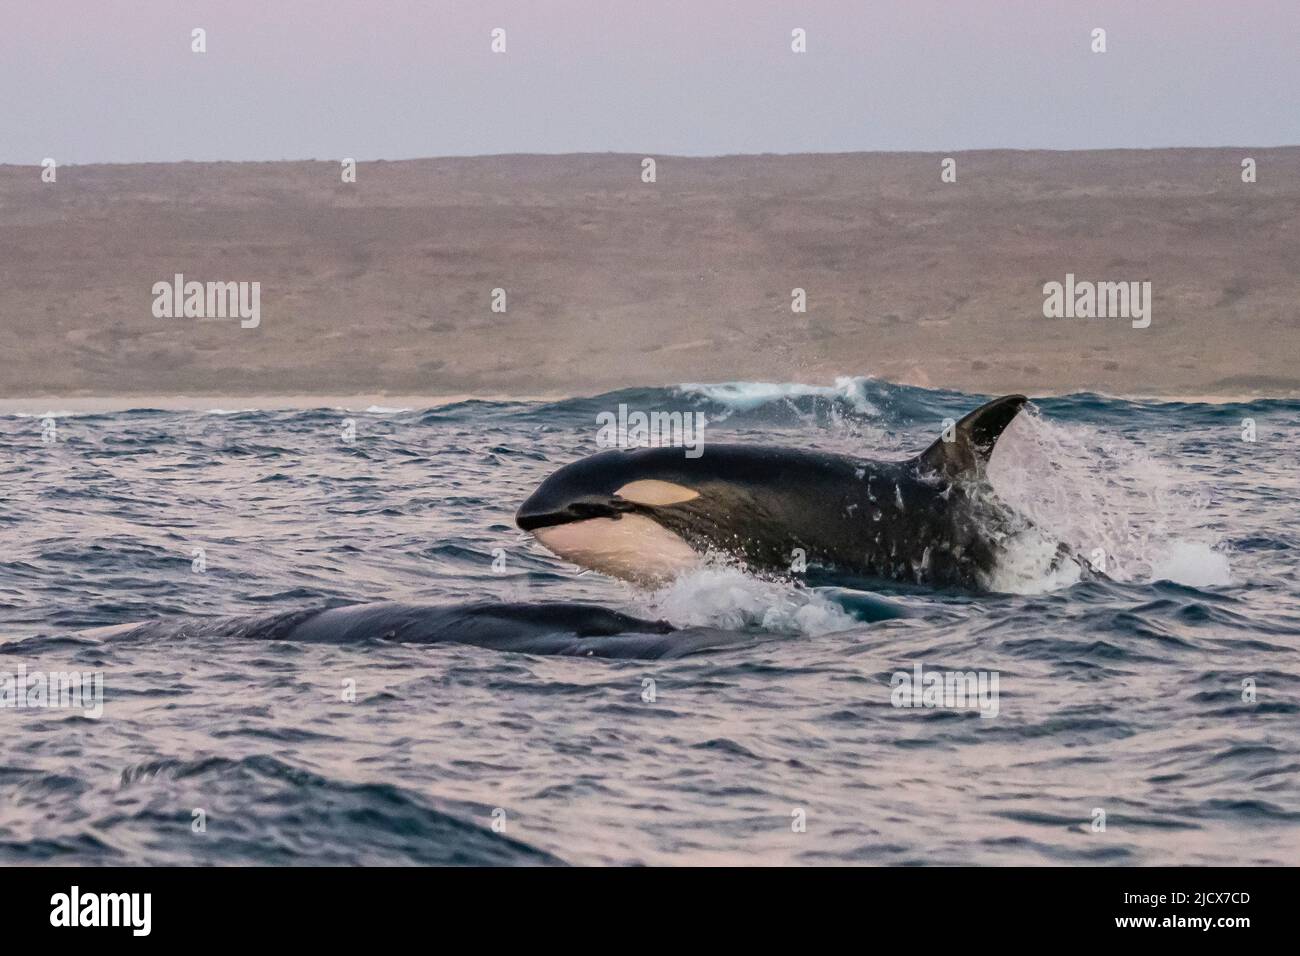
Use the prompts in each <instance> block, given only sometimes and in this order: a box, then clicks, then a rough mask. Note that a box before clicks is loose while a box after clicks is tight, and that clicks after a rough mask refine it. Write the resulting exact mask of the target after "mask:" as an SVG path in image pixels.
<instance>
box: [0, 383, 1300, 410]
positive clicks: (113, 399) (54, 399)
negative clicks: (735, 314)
mask: <svg viewBox="0 0 1300 956" xmlns="http://www.w3.org/2000/svg"><path fill="white" fill-rule="evenodd" d="M704 384H724V383H704ZM726 384H730V383H726ZM747 384H780V385H793V384H804V385H814V386H817V385H821V384H827V385H829V384H830V383H817V382H808V383H793V382H782V383H747ZM886 384H899V383H886ZM646 387H650V388H656V387H657V388H664V389H672V388H677V387H678V385H663V386H646ZM916 387H922V386H916ZM953 391H962V390H961V389H953ZM602 394H607V393H605V392H594V393H590V394H574V395H563V394H559V393H554V394H529V395H506V394H474V393H457V394H449V395H376V394H366V395H332V394H320V395H312V394H306V395H304V394H294V395H255V394H249V395H235V394H225V395H86V396H73V397H67V396H35V397H31V398H0V417H26V418H39V417H43V416H46V415H53V416H55V417H59V416H61V415H64V414H70V415H96V414H116V413H119V412H138V411H165V412H189V411H193V412H216V413H221V414H228V415H232V414H239V413H241V412H267V411H306V410H311V409H325V408H328V409H338V410H343V411H348V412H353V413H357V414H367V413H370V414H395V413H397V412H405V411H427V410H429V409H433V408H442V407H444V406H447V405H455V404H458V403H460V402H467V401H479V402H520V403H526V404H527V403H539V402H559V401H565V400H568V399H592V398H598V397H600V395H602ZM969 394H972V395H973V396H975V395H979V394H981V393H969ZM982 394H985V395H992V394H993V393H982ZM1026 394H1028V393H1026ZM1081 395H1096V396H1097V397H1099V398H1104V399H1108V400H1111V401H1120V402H1135V403H1142V404H1156V405H1159V404H1195V405H1249V404H1251V403H1252V402H1270V401H1293V400H1297V399H1300V392H1293V393H1291V394H1289V395H1287V394H1281V395H1277V394H1268V395H1262V394H1251V393H1239V394H1224V395H1190V394H1189V395H1152V394H1145V395H1143V394H1136V395H1115V394H1111V393H1107V392H1099V391H1087V390H1085V391H1059V392H1041V391H1040V392H1036V393H1034V394H1031V395H1029V398H1030V401H1034V400H1035V399H1057V398H1070V397H1074V396H1081ZM372 409H374V410H375V411H372Z"/></svg>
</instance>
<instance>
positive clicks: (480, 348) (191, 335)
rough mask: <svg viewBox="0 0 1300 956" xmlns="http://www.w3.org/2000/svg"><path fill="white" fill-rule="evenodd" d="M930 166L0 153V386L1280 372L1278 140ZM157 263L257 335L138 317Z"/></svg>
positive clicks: (432, 390) (155, 394) (1193, 390)
mask: <svg viewBox="0 0 1300 956" xmlns="http://www.w3.org/2000/svg"><path fill="white" fill-rule="evenodd" d="M952 157H953V158H954V159H955V160H956V172H957V181H956V182H955V183H944V182H941V181H940V169H941V165H940V164H941V161H942V159H943V158H944V156H943V154H937V153H935V154H928V153H927V154H921V153H857V154H848V153H845V154H827V155H790V156H778V155H761V156H727V157H718V158H708V159H685V158H674V157H670V156H658V157H654V158H655V159H656V164H657V168H656V174H657V181H656V182H654V183H646V182H643V181H642V157H641V156H639V155H623V154H578V155H562V156H542V155H512V156H491V157H476V158H458V159H428V160H412V161H403V162H363V163H360V164H359V165H358V168H357V177H356V182H355V183H343V182H341V177H340V167H339V164H338V163H337V162H333V161H330V162H325V161H321V162H280V163H213V164H201V163H178V164H141V165H104V166H68V167H63V168H60V169H59V170H58V177H57V181H56V182H55V183H43V182H42V181H41V177H40V169H39V167H35V166H22V167H20V166H0V280H2V281H0V355H2V356H3V361H2V363H0V398H4V399H9V400H14V401H9V402H6V406H7V407H9V408H22V409H26V410H32V411H44V410H47V408H46V407H42V406H48V408H66V407H70V406H69V405H68V404H67V402H68V401H73V400H76V401H78V402H81V403H82V405H81V406H80V407H88V406H89V405H94V404H95V403H100V402H108V403H109V404H112V405H120V404H129V405H136V406H139V405H142V404H151V405H163V404H177V403H180V404H197V405H200V406H202V405H207V406H209V407H211V406H212V405H216V406H217V407H231V406H229V405H223V404H221V403H219V402H216V401H211V402H209V401H207V399H216V398H220V397H241V396H242V397H257V398H258V400H259V402H260V403H262V404H263V407H264V403H265V402H266V401H271V400H275V399H277V397H279V398H281V399H283V400H284V401H286V402H288V403H291V404H298V403H300V402H303V401H311V400H312V397H313V396H319V397H322V400H323V398H324V397H332V398H331V400H335V401H338V402H343V401H344V400H343V399H337V398H333V397H337V396H365V397H366V400H367V401H368V402H374V403H378V404H385V405H391V404H399V405H400V404H405V403H406V401H409V400H421V399H431V398H434V397H438V396H444V397H445V396H454V395H474V396H483V397H488V396H501V395H514V396H524V395H527V396H540V395H572V394H581V393H595V392H600V391H604V390H608V389H613V388H619V387H624V386H631V385H667V384H676V383H680V382H698V381H712V382H717V381H730V380H763V381H785V382H789V381H801V382H809V383H829V382H830V381H832V380H833V379H834V378H835V377H836V376H841V375H874V376H877V377H880V378H884V379H888V380H891V381H895V382H900V383H907V384H917V385H925V386H934V387H939V386H942V387H952V388H958V389H964V390H970V391H979V392H987V393H995V392H1008V391H1023V392H1027V393H1029V394H1059V393H1063V392H1071V391H1080V390H1095V391H1100V392H1104V393H1107V394H1112V395H1128V396H1170V397H1173V396H1207V397H1212V398H1213V397H1220V398H1224V397H1232V396H1249V395H1292V394H1296V393H1300V370H1298V369H1297V367H1298V365H1300V334H1297V323H1298V321H1300V270H1298V269H1297V265H1298V264H1300V147H1287V148H1274V149H1249V148H1226V149H1172V150H1151V151H1097V152H1016V151H993V152H970V153H954V154H952ZM1244 157H1251V158H1253V159H1254V160H1255V161H1256V163H1257V170H1258V181H1257V182H1254V183H1243V182H1242V179H1241V161H1242V159H1243V158H1244ZM176 274H182V275H183V276H184V277H185V280H186V281H191V280H193V281H199V282H247V283H253V282H257V283H260V317H259V322H258V324H257V326H256V327H255V328H242V327H241V323H240V321H239V319H238V318H194V317H191V318H185V317H180V318H176V317H173V318H165V317H159V316H157V315H156V314H155V311H156V303H155V294H154V292H153V289H154V286H155V284H156V283H159V282H165V283H170V282H172V280H173V277H174V275H176ZM1067 275H1073V276H1076V277H1078V278H1079V279H1080V280H1094V281H1099V282H1101V281H1105V282H1130V281H1133V282H1150V283H1151V286H1150V288H1151V314H1150V319H1151V321H1150V326H1149V327H1147V328H1134V327H1132V323H1131V322H1130V321H1129V320H1128V319H1127V318H1123V317H1119V318H1116V317H1111V318H1046V317H1044V314H1043V303H1044V293H1043V287H1044V284H1045V283H1048V282H1053V281H1056V282H1064V281H1065V279H1066V277H1067ZM796 288H800V289H803V290H805V294H806V301H807V309H806V311H805V312H796V311H792V308H791V303H792V290H794V289H796ZM497 289H500V290H504V301H502V297H501V294H500V293H494V290H497ZM494 296H495V298H494ZM494 303H495V305H496V307H497V310H496V311H494V308H493V306H494ZM502 308H504V311H501V309H502ZM394 397H397V398H399V399H402V400H401V401H394V400H392V399H393V398H394ZM58 399H64V400H65V401H64V402H62V403H60V402H59V401H58ZM145 399H149V400H148V401H145ZM200 399H202V400H203V401H198V400H200ZM47 400H49V401H47ZM191 400H194V401H191ZM362 407H364V406H362Z"/></svg>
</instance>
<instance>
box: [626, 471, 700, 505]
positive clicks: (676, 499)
mask: <svg viewBox="0 0 1300 956" xmlns="http://www.w3.org/2000/svg"><path fill="white" fill-rule="evenodd" d="M614 494H616V495H617V496H618V497H620V498H622V499H623V500H624V501H631V502H633V503H634V504H638V505H654V506H661V505H676V504H680V503H681V502H683V501H690V500H691V499H692V498H698V497H699V496H700V493H699V492H698V491H693V490H691V489H690V488H687V487H685V486H684V485H676V484H673V483H672V482H671V481H657V480H655V479H654V478H645V479H642V480H641V481H631V482H628V483H627V484H626V485H624V486H623V487H622V488H620V489H618V491H616V492H614Z"/></svg>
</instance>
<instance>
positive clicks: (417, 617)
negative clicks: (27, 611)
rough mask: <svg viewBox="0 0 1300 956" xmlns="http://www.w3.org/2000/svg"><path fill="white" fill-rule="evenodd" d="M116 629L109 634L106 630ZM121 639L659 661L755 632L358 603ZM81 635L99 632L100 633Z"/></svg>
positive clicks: (123, 634)
mask: <svg viewBox="0 0 1300 956" xmlns="http://www.w3.org/2000/svg"><path fill="white" fill-rule="evenodd" d="M109 631H111V632H113V633H112V634H109V633H108V632H109ZM101 633H102V636H103V637H106V638H107V637H110V636H111V637H112V638H113V639H122V640H168V641H175V640H184V639H203V638H219V639H222V640H259V641H302V642H307V643H317V644H359V643H364V642H367V641H394V642H400V643H405V644H469V645H473V646H476V647H486V648H491V649H493V650H498V651H515V652H519V653H526V654H555V655H563V656H582V657H614V658H635V659H646V660H654V659H660V658H674V657H684V656H686V655H687V654H694V653H698V652H700V651H704V650H711V649H713V648H719V647H725V646H728V645H731V644H737V643H746V642H751V641H752V640H754V639H755V638H754V637H753V636H752V635H749V634H745V633H740V632H732V631H723V630H717V629H714V628H683V629H678V628H675V627H673V626H672V625H671V624H669V623H667V622H666V621H651V620H647V619H644V618H638V617H633V616H632V615H629V614H622V613H620V612H618V611H612V610H610V609H608V608H604V607H600V606H598V605H593V604H580V603H571V602H564V603H558V604H524V603H498V602H487V601H485V602H478V603H474V604H453V605H421V604H400V603H382V604H354V605H348V606H345V607H335V608H327V609H320V608H312V609H308V610H299V611H291V612H287V613H279V614H259V615H240V616H234V617H218V618H205V619H195V620H186V621H168V620H158V621H149V622H146V623H143V624H138V625H134V626H129V625H128V626H123V627H116V628H111V629H102V632H101ZM83 636H87V637H94V636H96V635H95V632H87V633H85V634H83Z"/></svg>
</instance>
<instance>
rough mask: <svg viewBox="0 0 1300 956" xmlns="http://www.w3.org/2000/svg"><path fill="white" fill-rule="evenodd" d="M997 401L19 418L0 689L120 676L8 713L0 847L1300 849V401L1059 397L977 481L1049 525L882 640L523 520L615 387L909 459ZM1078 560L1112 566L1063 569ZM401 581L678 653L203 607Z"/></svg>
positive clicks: (66, 850)
mask: <svg viewBox="0 0 1300 956" xmlns="http://www.w3.org/2000/svg"><path fill="white" fill-rule="evenodd" d="M980 400H981V398H980V397H977V396H969V395H962V394H958V393H954V392H946V391H931V390H924V389H916V388H908V387H902V386H896V385H890V384H888V383H884V382H879V381H876V380H873V379H866V378H854V379H843V380H840V381H838V382H836V383H834V384H832V385H826V386H811V385H800V386H794V385H761V384H756V383H737V384H724V385H685V386H681V387H679V388H675V389H652V390H644V389H639V390H629V391H625V392H619V393H614V394H611V395H602V396H598V397H595V398H585V399H574V400H570V401H562V402H552V403H542V402H504V403H503V402H477V401H476V402H464V403H460V404H455V405H449V406H443V407H437V408H432V409H404V408H402V409H399V408H374V407H372V408H367V409H355V410H348V409H333V408H327V409H315V410H306V411H302V410H298V411H266V410H255V409H248V410H245V409H242V408H240V406H239V404H238V402H237V401H235V402H232V403H231V405H230V407H229V409H228V410H226V411H222V412H175V411H158V410H147V409H146V410H136V411H128V412H118V413H112V414H80V415H71V414H59V409H57V408H52V409H50V412H51V413H53V429H52V430H51V428H50V424H49V421H48V419H46V418H45V417H44V416H6V417H0V479H2V480H3V488H4V494H3V496H0V543H2V544H3V549H2V550H0V636H2V638H3V643H0V672H4V673H9V674H18V673H21V672H22V669H24V668H25V670H26V673H27V674H28V675H30V674H32V673H33V672H41V673H51V672H73V671H75V672H78V673H84V674H87V675H99V677H100V678H101V679H102V713H99V715H98V716H95V714H94V713H93V712H92V710H93V709H92V708H90V707H82V708H78V707H60V708H54V707H21V708H20V707H14V706H7V707H3V708H0V726H2V727H3V730H4V734H5V740H6V743H7V747H6V754H5V755H4V757H3V759H2V760H0V861H3V862H7V863H15V862H40V863H80V864H108V863H128V864H135V863H164V864H165V863H187V864H194V863H198V864H209V863H210V864H345V863H371V864H421V863H479V864H495V863H508V864H514V863H542V864H546V863H559V862H567V863H574V864H598V863H617V864H624V863H647V864H668V863H745V864H749V863H753V864H776V863H794V864H826V863H871V864H964V863H976V864H1010V863H1031V864H1032V863H1049V864H1059V863H1075V864H1170V863H1172V864H1197V863H1245V864H1255V863H1291V864H1294V863H1297V862H1300V576H1298V571H1300V550H1298V549H1300V529H1298V525H1297V520H1296V519H1297V508H1298V503H1300V480H1298V479H1297V474H1296V471H1297V469H1296V465H1297V461H1300V455H1298V454H1297V448H1300V444H1298V440H1300V429H1298V428H1297V422H1298V421H1300V402H1295V401H1256V402H1251V403H1249V404H1231V405H1222V404H1218V405H1211V404H1196V403H1149V402H1129V401H1120V400H1115V399H1109V398H1103V397H1099V396H1095V395H1076V396H1069V397H1064V398H1055V399H1046V400H1041V401H1039V402H1037V403H1036V410H1035V412H1034V413H1033V414H1032V415H1022V416H1021V418H1019V419H1017V421H1016V422H1015V423H1013V425H1012V426H1011V428H1010V429H1009V430H1008V432H1007V433H1006V435H1005V436H1004V437H1003V439H1002V441H1001V442H1000V443H999V446H998V450H997V452H996V454H995V456H994V460H993V464H992V467H991V477H992V481H993V484H994V487H995V489H996V490H997V491H998V493H999V494H1000V495H1001V496H1002V497H1003V498H1004V499H1006V500H1007V501H1008V502H1010V503H1012V504H1014V505H1015V506H1016V507H1017V508H1018V509H1019V510H1020V511H1022V512H1023V513H1024V514H1026V515H1027V516H1028V517H1030V518H1031V519H1032V520H1033V521H1034V523H1035V525H1036V527H1037V529H1038V534H1037V536H1036V537H1039V538H1041V539H1042V540H1028V539H1026V540H1024V541H1018V542H1016V544H1015V546H1014V548H1013V557H1012V560H1009V561H1008V562H1007V565H1006V567H1005V568H1004V569H1002V570H1001V571H1000V577H999V587H1000V588H1001V591H1000V592H999V593H994V594H980V595H970V594H961V593H935V592H929V591H923V590H918V589H915V588H910V589H909V588H893V589H879V590H878V591H877V592H876V596H878V597H880V598H882V599H884V600H885V601H887V602H890V604H892V605H894V606H897V607H899V608H901V609H903V610H905V611H906V616H903V617H897V618H892V619H886V620H863V619H859V618H861V617H867V618H871V617H873V615H869V614H868V615H862V614H860V613H859V614H858V615H857V616H855V615H854V613H853V612H854V610H855V609H859V610H860V608H861V607H863V606H867V607H870V606H871V599H870V598H869V597H867V596H862V595H854V594H852V593H848V592H844V591H836V590H828V589H814V588H809V587H805V586H803V585H802V584H801V583H799V582H797V581H793V580H790V581H787V580H767V579H759V578H757V577H754V576H752V575H750V574H747V573H746V572H745V570H744V569H743V568H740V567H736V566H734V565H732V564H729V563H728V562H726V561H725V560H719V561H716V562H713V563H711V564H710V565H709V566H707V567H705V568H702V569H700V570H698V571H694V572H691V573H689V574H687V575H685V576H684V577H682V578H680V579H678V580H677V581H675V582H674V583H673V584H671V585H669V586H668V587H666V588H663V589H661V590H659V591H653V592H647V591H643V590H638V589H636V588H634V587H632V586H631V585H628V584H624V583H621V582H618V581H615V580H612V579H609V578H606V577H603V576H601V575H599V574H596V573H593V572H588V573H580V572H579V570H578V569H576V568H574V567H572V566H570V565H567V564H565V563H564V562H562V561H560V560H558V559H556V558H555V557H553V556H551V555H550V554H549V553H547V552H546V551H545V550H544V549H542V548H541V547H540V546H538V545H537V544H536V543H535V542H533V541H532V540H531V539H530V538H529V536H527V535H525V534H523V533H522V532H520V531H518V530H517V529H516V528H515V526H514V523H513V520H512V519H513V515H514V511H515V509H516V507H517V506H518V504H519V503H520V502H521V501H522V500H523V499H524V497H525V496H526V495H527V494H528V492H529V491H530V490H531V489H532V488H533V487H535V486H536V484H537V483H538V482H540V481H541V480H542V479H543V478H544V477H545V476H546V475H547V474H549V473H550V472H551V471H552V470H553V469H555V468H556V467H558V466H560V465H561V464H564V463H567V462H569V461H572V460H575V459H576V458H578V457H580V456H582V455H584V454H588V453H591V452H594V451H596V450H597V449H596V432H597V429H596V422H595V417H596V415H597V413H599V412H602V411H614V410H616V409H617V406H618V405H619V404H620V403H626V404H627V405H629V407H631V408H635V409H642V410H650V409H654V408H658V409H664V410H682V411H701V412H703V413H704V414H705V415H706V416H707V418H708V422H709V423H708V426H707V430H706V433H705V437H706V452H705V453H706V454H707V442H708V441H746V442H757V443H765V444H785V445H797V446H802V447H816V448H822V449H827V450H832V451H839V452H843V453H847V454H855V455H861V456H864V457H878V458H903V457H908V456H910V455H912V454H914V453H916V452H917V451H919V450H920V449H921V448H923V447H924V446H925V445H927V444H928V443H929V442H930V441H931V440H932V439H933V437H934V436H935V435H936V434H937V433H938V432H939V430H940V428H941V427H942V426H941V422H942V420H943V419H944V418H946V417H953V418H956V417H959V416H960V415H961V414H963V413H964V412H966V411H969V410H970V409H971V408H973V407H975V405H976V404H978V403H979V401H980ZM1245 420H1250V421H1251V422H1253V428H1254V436H1253V437H1254V440H1253V441H1250V440H1247V439H1246V437H1243V432H1244V430H1245V429H1246V428H1247V427H1248V426H1247V425H1246V424H1243V422H1244V421H1245ZM1057 541H1061V542H1065V543H1066V544H1068V545H1069V546H1070V547H1071V548H1073V549H1074V550H1075V551H1076V552H1077V553H1079V554H1082V555H1088V556H1090V559H1091V560H1094V561H1096V562H1099V563H1100V562H1104V564H1105V570H1106V575H1107V578H1108V579H1103V580H1090V581H1079V580H1077V578H1078V574H1077V569H1075V573H1073V574H1072V573H1070V570H1069V569H1066V571H1064V572H1060V573H1056V574H1051V573H1048V572H1047V571H1046V570H1045V569H1046V564H1045V562H1044V560H1043V555H1044V552H1045V550H1046V551H1050V550H1051V548H1052V547H1054V544H1055V542H1057ZM1071 568H1073V566H1071ZM378 601H398V602H404V603H407V604H413V605H431V606H432V605H436V606H439V607H442V606H452V605H463V604H466V603H467V602H476V603H481V602H508V603H511V604H515V605H519V604H522V605H525V606H528V607H536V608H542V607H548V606H552V605H556V604H559V603H562V602H575V601H576V602H588V603H591V604H594V605H599V606H602V607H605V608H610V609H613V610H617V611H621V612H625V613H628V614H631V615H634V616H636V617H637V618H649V619H656V620H657V619H664V620H667V621H669V622H670V623H672V624H673V625H675V626H677V627H679V628H684V629H687V631H685V632H679V633H669V634H661V635H657V636H654V637H652V638H648V639H646V640H644V641H641V642H640V643H637V644H635V645H634V646H632V647H631V648H630V650H629V651H628V653H626V654H623V653H620V652H615V653H614V656H612V657H611V656H571V655H557V654H545V653H518V652H513V651H501V650H496V649H490V648H486V647H477V646H468V645H463V644H455V643H437V644H427V643H422V644H406V643H394V642H392V641H386V640H384V639H383V637H384V635H383V634H375V635H374V636H373V638H372V639H364V640H360V641H352V642H347V643H332V642H322V643H303V642H298V641H285V640H275V639H272V637H273V636H274V635H273V633H272V631H268V630H266V629H265V628H263V629H262V630H261V631H259V630H258V628H257V627H252V628H243V629H241V628H239V627H235V626H233V625H230V624H227V623H224V622H220V623H213V622H214V621H216V619H218V618H226V617H229V616H232V615H245V616H255V617H256V618H257V619H258V620H263V619H271V618H273V617H275V616H277V615H284V614H287V613H289V612H293V611H297V610H299V609H308V608H320V607H326V606H342V605H348V604H354V603H357V602H378ZM864 602H865V603H864ZM538 613H539V614H541V613H542V612H541V611H539V612H538ZM155 619H163V620H165V622H166V623H165V624H164V625H160V626H158V627H156V628H153V629H152V630H151V631H150V632H149V636H147V637H141V636H139V634H137V635H135V636H132V635H131V634H129V633H128V634H124V635H122V634H118V635H115V634H112V633H105V632H102V631H101V632H99V633H98V634H90V635H87V634H84V633H79V632H83V631H86V630H88V629H95V628H103V627H106V626H109V625H120V624H130V623H134V622H141V621H151V620H155ZM681 633H689V634H693V635H698V634H711V635H714V636H715V637H718V638H719V639H718V640H709V641H700V642H696V643H694V644H691V643H688V644H681V645H677V648H676V650H677V652H676V653H675V652H674V645H673V644H672V642H673V641H674V640H675V639H677V638H678V637H679V636H680V634H681ZM259 634H260V635H261V636H260V637H259ZM722 638H725V639H722ZM612 646H615V647H621V646H622V645H618V644H617V643H615V644H614V645H612ZM686 651H690V652H689V653H686ZM917 667H920V668H921V673H922V674H923V675H924V674H927V673H933V672H935V671H944V672H963V673H965V672H975V673H976V674H981V675H984V677H985V678H986V679H987V680H989V681H991V680H992V678H993V677H994V676H995V677H996V679H997V696H996V699H995V701H994V702H995V704H996V706H995V707H989V706H986V707H985V709H984V713H985V716H981V711H980V710H979V709H977V708H975V707H972V706H970V702H969V701H967V702H966V703H965V705H962V704H961V702H957V703H956V704H954V705H953V706H936V707H928V706H920V707H900V706H895V705H894V704H895V703H896V702H897V701H896V698H897V697H898V696H899V695H898V692H897V688H896V686H895V685H897V684H898V683H899V682H900V681H899V679H898V678H896V677H895V675H896V674H907V675H914V674H916V670H915V669H916V668H917ZM0 676H2V675H0ZM985 686H986V688H987V687H990V686H991V685H990V684H986V685H985ZM0 690H3V688H2V687H0ZM909 700H910V698H909ZM992 700H994V699H993V698H989V699H988V700H986V703H987V702H988V701H992ZM29 702H30V700H29ZM941 703H952V702H951V701H949V702H941ZM994 710H995V711H996V713H993V711H994Z"/></svg>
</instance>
